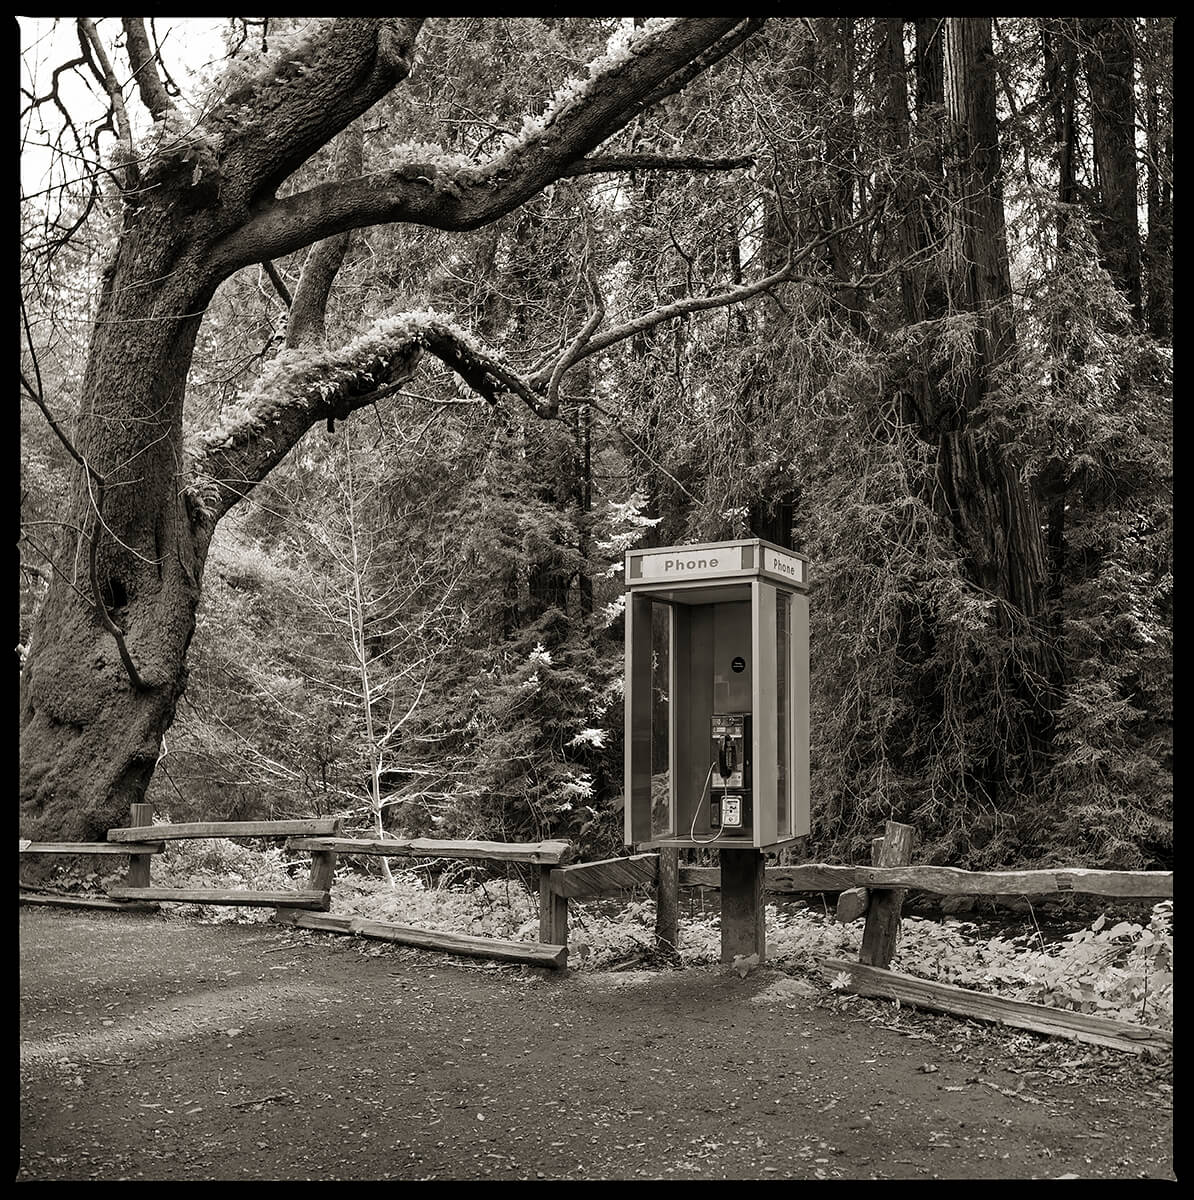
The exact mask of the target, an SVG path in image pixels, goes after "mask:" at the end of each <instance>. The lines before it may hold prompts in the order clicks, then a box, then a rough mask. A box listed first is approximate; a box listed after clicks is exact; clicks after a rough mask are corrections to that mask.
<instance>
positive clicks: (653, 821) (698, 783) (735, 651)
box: [625, 538, 809, 849]
mask: <svg viewBox="0 0 1194 1200" xmlns="http://www.w3.org/2000/svg"><path fill="white" fill-rule="evenodd" d="M625 688H626V692H625V695H626V752H625V771H626V834H625V836H626V841H627V843H628V844H632V845H637V846H685V847H691V846H712V847H715V848H718V849H731V848H744V849H752V848H753V849H762V848H765V847H774V846H779V845H782V844H783V843H784V842H788V841H791V840H793V839H795V838H798V837H802V836H804V835H805V834H807V833H808V831H809V752H808V740H809V660H808V560H807V559H806V558H805V557H804V556H803V555H800V554H794V553H792V552H791V551H789V550H783V549H781V548H780V547H778V546H773V545H771V544H770V543H768V542H764V541H762V540H760V539H758V538H748V539H743V540H739V541H732V542H716V543H707V544H702V545H693V546H669V547H663V548H660V549H652V550H632V551H630V552H629V553H628V554H627V555H626V684H625Z"/></svg>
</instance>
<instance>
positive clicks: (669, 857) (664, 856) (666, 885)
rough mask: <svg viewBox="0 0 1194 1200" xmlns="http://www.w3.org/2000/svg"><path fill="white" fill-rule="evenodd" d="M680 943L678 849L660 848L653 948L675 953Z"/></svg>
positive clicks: (663, 952)
mask: <svg viewBox="0 0 1194 1200" xmlns="http://www.w3.org/2000/svg"><path fill="white" fill-rule="evenodd" d="M679 944H680V849H679V847H678V846H660V847H659V875H658V878H657V879H656V881H655V949H656V950H658V951H659V952H660V953H662V954H675V953H676V948H677V947H678V946H679Z"/></svg>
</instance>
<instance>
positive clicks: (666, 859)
mask: <svg viewBox="0 0 1194 1200" xmlns="http://www.w3.org/2000/svg"><path fill="white" fill-rule="evenodd" d="M340 833H341V823H340V820H339V819H338V818H332V817H328V818H311V819H307V820H296V821H222V822H198V823H189V824H179V825H153V824H152V809H151V807H150V806H149V805H145V804H135V805H133V806H132V809H131V812H130V820H129V825H128V826H127V827H122V828H119V829H110V830H108V841H106V842H22V843H21V853H22V854H60V855H61V854H73V855H90V854H105V855H108V854H126V855H128V858H129V868H128V874H127V877H126V880H125V883H124V884H123V885H122V886H117V887H110V888H108V895H107V898H106V899H105V898H96V899H87V900H83V899H78V898H75V897H48V896H43V895H39V894H36V893H32V892H22V893H21V899H22V901H23V902H29V903H76V904H80V903H81V904H87V905H91V906H100V907H111V908H128V907H139V906H144V905H146V904H154V905H156V904H157V903H159V902H163V901H164V902H174V903H193V904H219V905H244V906H258V907H269V908H273V909H275V919H276V920H278V921H280V922H283V923H285V924H288V925H292V926H296V927H298V928H302V929H311V930H321V931H324V932H329V933H348V934H355V935H357V936H360V937H366V938H377V939H380V940H384V941H391V942H396V943H399V944H402V945H408V946H415V947H419V948H422V949H431V950H444V951H448V952H450V953H454V954H462V955H468V956H473V957H486V958H496V959H500V960H503V961H509V962H521V963H527V964H529V965H534V966H544V967H553V968H561V967H564V966H565V965H566V963H567V957H568V906H569V902H570V901H572V900H584V899H592V898H596V897H599V896H606V895H610V894H614V893H618V892H625V891H627V890H630V889H634V888H643V887H647V888H652V889H654V891H655V894H656V902H657V904H656V926H655V941H656V947H657V948H658V949H660V950H662V951H665V952H667V951H674V950H675V947H676V945H677V944H678V927H679V903H678V891H679V888H680V887H701V888H717V887H718V886H719V884H720V872H719V869H718V868H717V867H694V866H685V865H681V864H680V863H679V861H678V854H677V852H676V850H675V849H668V850H664V851H662V852H659V853H644V854H631V855H629V856H626V857H622V858H612V859H606V860H603V861H600V862H588V863H570V861H569V860H570V859H571V858H572V856H573V847H572V845H571V843H569V842H566V841H542V842H487V841H439V840H436V839H432V838H405V839H403V838H384V839H375V838H347V837H341V836H340ZM913 835H914V830H913V828H912V827H911V826H909V825H902V824H900V823H899V822H895V821H889V822H887V826H886V830H885V833H884V835H883V836H882V837H877V838H875V839H874V840H873V842H872V846H871V865H870V866H869V867H867V866H862V867H859V866H835V865H829V864H824V863H806V864H799V865H791V866H769V867H766V869H765V871H764V883H763V887H764V890H765V891H769V892H775V893H789V894H792V893H810V892H811V893H825V892H829V893H837V909H836V915H837V918H838V919H839V920H840V921H842V922H845V923H848V922H851V921H855V920H859V919H864V918H865V925H864V927H863V935H862V947H861V950H860V952H859V958H858V962H849V961H846V960H844V959H826V960H824V961H823V962H822V963H821V964H820V966H821V970H822V973H823V974H824V975H825V976H826V978H828V979H830V980H832V981H833V982H834V984H835V986H837V987H840V988H842V989H844V990H848V991H852V992H856V993H858V994H861V995H866V996H875V997H881V998H887V999H891V1000H895V1001H897V1002H900V1003H905V1004H910V1005H914V1006H919V1007H923V1008H929V1009H935V1010H938V1011H943V1012H951V1013H955V1014H958V1015H962V1016H966V1017H973V1018H977V1019H980V1020H987V1021H995V1022H998V1023H1002V1024H1005V1025H1013V1026H1017V1027H1020V1028H1025V1029H1031V1030H1034V1031H1036V1032H1041V1033H1046V1034H1051V1035H1054V1036H1064V1037H1069V1038H1074V1039H1077V1040H1080V1041H1085V1042H1091V1043H1094V1044H1098V1045H1106V1046H1112V1047H1115V1048H1117V1049H1121V1050H1133V1051H1142V1050H1145V1049H1152V1050H1164V1049H1167V1048H1169V1047H1170V1046H1171V1045H1172V1035H1171V1034H1169V1033H1167V1032H1165V1031H1163V1030H1157V1029H1152V1028H1147V1027H1143V1026H1133V1025H1126V1024H1124V1023H1122V1022H1116V1021H1111V1020H1108V1019H1106V1018H1102V1017H1097V1016H1093V1015H1089V1014H1083V1013H1073V1012H1069V1011H1065V1010H1062V1009H1056V1008H1050V1007H1047V1006H1044V1005H1039V1004H1029V1003H1026V1002H1023V1001H1013V1000H1005V999H1003V998H1000V997H995V996H988V995H985V994H983V993H980V992H972V991H968V990H966V989H963V988H958V987H953V986H951V985H946V984H940V983H933V982H931V981H928V980H923V979H919V978H914V977H912V976H908V975H901V974H899V973H897V972H894V971H891V970H889V969H888V966H889V964H890V962H891V959H892V956H893V954H894V952H895V946H896V941H897V938H898V936H899V927H900V915H901V910H902V907H903V903H904V899H905V896H906V894H907V892H908V890H909V889H916V890H918V891H923V892H931V893H936V894H938V895H943V896H1043V895H1050V894H1076V893H1086V894H1090V895H1098V896H1106V897H1108V898H1115V899H1121V900H1125V899H1154V900H1156V899H1165V898H1169V897H1172V895H1173V872H1172V871H1102V870H1091V869H1087V868H1050V869H1045V870H1029V871H964V870H960V869H957V868H953V867H936V866H914V865H912V863H911V861H910V859H911V849H912V842H913ZM246 837H249V838H270V837H277V838H285V839H286V847H287V848H288V849H291V850H305V851H308V852H309V853H310V854H311V870H310V874H309V877H308V879H307V881H306V887H305V888H302V889H296V890H293V891H245V890H217V889H182V888H164V887H153V886H151V884H150V881H149V865H150V861H151V859H152V856H153V855H154V854H157V853H160V852H161V851H162V850H163V849H164V847H165V843H166V841H169V840H176V839H180V838H246ZM340 854H353V855H384V856H386V857H416V858H457V859H461V858H464V859H485V860H489V861H495V862H514V863H524V864H529V865H531V866H532V867H537V868H538V871H539V941H538V942H528V941H514V940H508V939H501V938H493V937H478V936H474V935H471V934H460V933H445V932H440V931H438V930H427V929H418V928H415V927H413V926H406V925H398V924H393V923H391V922H385V921H372V920H369V919H367V918H364V917H357V916H347V915H345V916H341V915H335V914H331V913H330V912H329V911H328V910H329V908H330V907H331V887H332V880H333V875H334V872H335V867H336V862H337V858H338V856H339V855H340Z"/></svg>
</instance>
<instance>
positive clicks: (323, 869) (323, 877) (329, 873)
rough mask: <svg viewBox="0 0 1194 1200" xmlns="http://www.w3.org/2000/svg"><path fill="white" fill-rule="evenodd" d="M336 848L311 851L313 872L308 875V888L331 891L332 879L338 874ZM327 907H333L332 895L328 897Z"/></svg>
mask: <svg viewBox="0 0 1194 1200" xmlns="http://www.w3.org/2000/svg"><path fill="white" fill-rule="evenodd" d="M336 858H337V855H336V851H335V850H312V851H311V874H310V875H309V876H308V877H307V890H308V891H311V892H329V893H330V892H331V890H332V879H333V877H334V876H335V874H336ZM326 907H327V908H330V907H331V897H330V895H329V897H328V903H327V905H326Z"/></svg>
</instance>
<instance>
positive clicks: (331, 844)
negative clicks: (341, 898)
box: [286, 837, 572, 866]
mask: <svg viewBox="0 0 1194 1200" xmlns="http://www.w3.org/2000/svg"><path fill="white" fill-rule="evenodd" d="M286 848H287V849H288V850H334V851H336V852H337V853H338V854H374V855H384V856H387V857H391V856H392V857H395V858H397V857H410V858H418V857H425V858H488V859H492V860H493V861H495V862H526V863H538V864H541V865H542V864H549V865H553V866H554V865H556V864H557V863H564V862H567V861H568V860H569V859H570V858H571V857H572V843H571V842H550V841H549V842H480V841H438V840H436V839H434V838H339V837H337V838H332V837H301V838H291V839H290V840H289V841H288V842H287V843H286Z"/></svg>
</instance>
